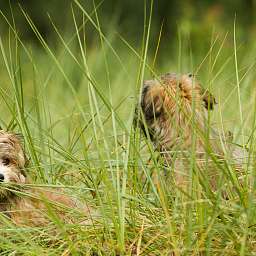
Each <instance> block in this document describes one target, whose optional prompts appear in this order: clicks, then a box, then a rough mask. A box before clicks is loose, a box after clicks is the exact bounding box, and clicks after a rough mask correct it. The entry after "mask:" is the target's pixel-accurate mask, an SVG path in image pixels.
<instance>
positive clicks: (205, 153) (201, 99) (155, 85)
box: [136, 73, 243, 189]
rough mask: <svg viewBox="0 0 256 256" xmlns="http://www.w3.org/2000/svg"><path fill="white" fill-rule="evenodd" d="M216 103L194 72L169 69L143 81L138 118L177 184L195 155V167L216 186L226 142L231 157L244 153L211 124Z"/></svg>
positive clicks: (185, 181) (186, 172)
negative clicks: (210, 119)
mask: <svg viewBox="0 0 256 256" xmlns="http://www.w3.org/2000/svg"><path fill="white" fill-rule="evenodd" d="M215 104H216V101H215V99H214V97H213V96H212V95H211V94H210V93H209V92H208V91H207V90H203V88H202V87H201V86H200V84H199V83H198V81H196V79H195V77H194V76H193V75H191V74H184V75H176V74H170V73H168V74H166V75H163V76H162V77H161V78H160V79H159V80H157V79H154V80H147V81H145V83H144V86H143V90H142V95H141V100H140V107H139V109H137V110H136V112H137V115H136V119H137V120H138V121H139V126H140V128H141V129H142V130H143V132H144V134H145V135H146V137H149V138H150V139H151V141H152V142H153V144H154V146H155V148H156V150H157V151H159V152H160V155H161V156H162V158H163V159H164V163H165V166H169V167H170V168H171V169H172V170H173V171H174V175H173V177H174V181H175V182H176V184H177V185H184V184H185V183H187V182H188V181H189V177H188V176H189V172H188V169H189V168H190V169H191V163H192V161H191V159H192V157H194V159H196V161H194V162H196V167H195V166H194V167H193V168H194V169H196V168H197V169H198V170H200V172H201V174H202V175H203V176H206V177H207V178H209V182H210V183H211V185H212V188H214V189H216V181H217V173H216V169H218V168H216V167H217V166H218V164H219V163H218V161H219V160H220V159H222V160H223V159H224V155H225V154H226V153H225V149H224V148H225V145H227V144H229V145H228V146H227V148H228V149H229V153H230V154H231V155H232V157H234V158H237V157H242V155H243V153H242V150H240V149H233V147H232V146H231V144H230V143H229V142H231V139H229V138H228V137H224V138H220V136H219V135H218V133H217V132H216V131H215V130H214V129H212V128H211V126H210V125H209V124H208V113H209V111H210V110H213V108H214V105H215ZM232 157H231V158H232ZM206 170H207V172H206Z"/></svg>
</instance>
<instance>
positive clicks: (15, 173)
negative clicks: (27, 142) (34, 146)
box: [0, 130, 26, 196]
mask: <svg viewBox="0 0 256 256" xmlns="http://www.w3.org/2000/svg"><path fill="white" fill-rule="evenodd" d="M25 162H26V160H25V154H24V151H23V148H22V145H21V141H20V139H19V137H18V136H17V135H15V134H14V133H9V132H5V131H2V130H1V131H0V195H1V196H4V195H6V194H7V190H6V189H5V188H4V186H2V189H1V184H4V185H6V184H13V183H14V184H23V183H25V182H26V176H25V173H24V166H25Z"/></svg>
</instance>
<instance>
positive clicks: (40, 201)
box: [0, 131, 90, 226]
mask: <svg viewBox="0 0 256 256" xmlns="http://www.w3.org/2000/svg"><path fill="white" fill-rule="evenodd" d="M25 165H26V157H25V153H24V150H23V147H22V144H21V141H20V139H19V136H17V135H15V134H14V133H10V132H5V131H0V214H4V216H6V217H7V218H9V219H10V220H11V221H12V222H14V223H15V224H17V225H22V226H23V225H25V226H45V225H47V224H49V223H51V220H50V217H49V216H52V217H53V218H59V219H60V220H61V221H63V222H65V223H73V222H76V223H77V220H74V217H73V216H75V215H74V212H75V211H76V210H77V212H80V216H81V212H84V218H85V219H88V216H89V213H90V209H89V208H88V207H86V206H82V207H81V206H80V205H78V203H77V202H76V201H75V200H74V199H72V198H71V197H69V196H67V195H64V194H63V191H61V190H60V189H50V190H45V189H42V188H41V189H40V188H38V187H37V188H36V187H35V188H28V187H27V186H26V185H25V184H28V183H29V181H28V178H27V177H26V169H25V167H26V166H25ZM49 213H50V215H49ZM83 221H84V220H83ZM85 221H86V220H85Z"/></svg>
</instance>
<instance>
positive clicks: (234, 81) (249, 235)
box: [0, 0, 256, 256]
mask: <svg viewBox="0 0 256 256" xmlns="http://www.w3.org/2000/svg"><path fill="white" fill-rule="evenodd" d="M97 8H98V7H97V6H95V8H94V9H93V10H91V11H90V12H89V11H88V10H87V9H85V8H84V7H83V5H81V4H80V3H79V2H78V1H76V0H75V1H74V4H73V7H72V8H70V15H71V17H72V20H73V22H72V24H71V26H70V27H71V28H70V31H69V33H63V32H62V31H61V29H60V28H59V27H58V26H57V25H55V23H54V17H49V22H50V23H51V26H52V30H53V31H54V34H55V38H56V42H57V43H55V44H52V43H51V42H48V41H47V40H46V39H45V38H44V37H43V36H42V35H41V33H40V31H39V30H38V29H37V27H36V25H35V24H34V22H33V20H32V19H31V18H30V16H29V15H28V14H27V13H26V11H25V10H24V9H22V7H21V9H20V12H21V13H22V15H23V16H24V18H25V19H26V23H27V27H28V29H30V30H31V31H32V32H33V33H34V35H35V37H36V40H37V44H30V43H28V42H23V40H22V38H21V36H20V32H19V31H17V30H16V25H15V19H13V20H12V19H9V18H7V17H6V16H5V14H4V13H3V12H1V17H2V21H1V22H4V24H5V26H6V27H8V33H7V34H5V35H4V36H1V37H0V51H1V57H0V67H1V69H0V74H1V76H0V77H1V87H0V96H1V105H0V109H1V115H0V125H1V128H2V129H4V130H12V131H16V132H20V133H22V134H23V136H24V145H25V150H26V152H27V155H28V158H29V162H30V163H29V167H28V169H27V172H28V175H29V176H30V178H31V180H33V182H34V183H35V184H34V185H33V186H39V187H44V188H45V189H48V188H50V187H61V188H63V189H64V190H65V192H66V193H67V194H69V195H70V196H72V197H74V198H75V199H77V200H79V201H81V202H86V203H88V204H89V205H91V206H92V207H93V208H94V209H95V211H96V212H97V214H96V215H95V216H92V223H90V224H88V225H79V219H82V218H83V216H82V213H77V212H74V216H75V217H76V218H77V220H78V222H77V224H72V225H71V224H69V225H64V224H63V223H62V222H61V221H60V220H59V219H58V218H54V217H53V216H52V215H51V211H50V210H49V218H50V219H51V220H52V225H50V226H46V227H17V226H15V225H14V224H13V223H11V221H9V220H8V219H7V218H5V217H4V216H3V215H0V222H1V225H0V255H230V256H231V255H256V221H255V220H256V211H255V207H256V200H255V199H256V198H255V193H254V188H255V182H254V180H255V168H254V161H253V158H252V157H249V158H248V159H247V162H246V163H245V164H244V176H245V179H244V180H243V185H240V184H239V183H238V182H237V180H238V179H239V177H238V174H237V172H236V171H235V169H234V168H233V166H232V165H229V164H228V161H227V163H225V165H224V166H219V170H218V171H219V172H220V173H222V175H223V176H224V177H225V178H226V179H227V180H230V182H229V183H227V184H226V187H227V190H228V193H229V200H225V199H223V198H222V197H221V195H220V193H218V192H217V193H211V192H209V190H210V189H209V187H208V188H207V187H206V185H205V184H204V182H203V181H201V180H200V179H199V176H200V175H199V171H198V170H197V168H196V167H195V164H193V163H194V162H195V159H194V158H193V157H192V158H191V180H192V181H193V182H191V184H190V188H189V193H188V194H187V193H184V192H183V191H181V190H180V189H179V188H178V187H176V186H174V185H173V184H170V183H168V179H165V178H164V176H163V175H161V173H162V172H163V166H162V165H161V162H159V161H157V159H158V154H157V153H156V152H154V150H153V145H152V143H151V142H150V141H149V140H148V139H147V138H145V137H144V136H143V134H142V133H141V132H140V130H139V129H136V127H134V126H133V119H134V109H135V107H136V105H137V102H138V99H139V94H140V91H141V87H142V84H143V81H144V80H145V79H150V78H152V77H157V76H159V75H161V74H163V73H166V72H170V71H171V72H176V73H189V72H193V73H195V74H196V76H197V77H198V79H199V80H200V82H201V83H202V85H203V87H204V88H208V89H209V90H210V91H211V92H212V93H213V94H214V95H215V97H216V99H217V102H218V105H217V107H216V108H215V110H214V111H213V112H212V113H211V115H210V122H211V125H212V126H214V127H215V129H216V130H218V131H219V134H220V136H221V134H223V133H224V132H225V131H228V130H230V131H232V133H233V134H234V141H235V143H236V144H238V145H241V147H245V148H246V149H247V150H248V152H249V155H250V156H253V154H254V150H255V148H254V137H255V135H254V133H255V120H256V119H255V117H256V116H255V111H256V104H255V103H256V102H255V89H254V87H255V83H256V80H255V57H254V56H255V53H256V48H255V45H254V42H253V40H248V41H247V42H242V41H240V39H241V38H240V37H239V31H237V28H236V22H235V20H234V26H233V27H231V28H230V30H229V31H224V32H223V31H221V32H220V33H218V31H215V30H214V29H213V30H212V31H211V33H210V34H209V35H208V39H207V40H206V41H207V43H205V44H204V47H201V46H200V44H199V42H200V38H196V39H195V41H193V38H190V36H189V32H188V30H187V29H186V28H184V27H182V26H181V27H180V30H179V33H178V34H177V35H174V36H173V42H172V45H173V47H172V48H170V49H171V50H169V51H167V50H165V48H164V50H162V49H163V47H164V46H163V43H162V41H163V39H162V37H161V28H159V33H158V37H152V35H151V29H152V28H151V20H152V19H153V18H154V15H153V13H152V10H151V11H149V12H147V13H145V19H144V24H143V25H144V33H143V34H141V35H138V40H139V41H140V45H139V46H138V45H137V44H133V42H130V41H129V39H127V38H124V37H123V36H122V34H120V33H118V32H117V31H116V30H115V24H112V23H111V22H110V23H109V25H108V26H107V29H104V30H103V29H102V23H101V17H100V16H99V15H98V12H97ZM78 14H79V15H80V16H79V15H78ZM78 16H79V17H82V20H81V19H78ZM88 27H90V29H88ZM105 27H106V26H105ZM236 34H238V36H237V35H236ZM167 43H168V42H166V41H164V44H167ZM197 44H199V45H197ZM223 147H225V145H223ZM191 154H192V155H193V152H191ZM153 171H156V172H157V173H158V175H159V182H158V183H155V182H154V181H153V178H152V172H153ZM198 187H200V193H195V192H194V191H195V190H197V189H196V188H198ZM194 188H195V189H194ZM67 210H71V209H67ZM53 230H54V232H52V231H53Z"/></svg>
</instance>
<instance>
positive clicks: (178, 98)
mask: <svg viewBox="0 0 256 256" xmlns="http://www.w3.org/2000/svg"><path fill="white" fill-rule="evenodd" d="M215 104H216V101H215V99H214V97H213V96H212V95H211V94H210V93H209V92H208V91H207V90H203V89H202V87H201V85H200V84H199V82H198V81H197V80H196V79H195V77H194V76H193V75H192V74H184V75H176V74H170V73H168V74H166V75H163V76H162V77H161V78H160V80H156V79H155V80H147V81H145V83H144V87H143V91H142V95H141V102H140V105H141V112H142V116H143V118H142V119H144V120H140V126H141V128H142V130H143V131H144V133H146V132H145V131H146V128H145V125H146V126H147V129H148V132H149V135H150V138H151V139H152V141H153V142H154V143H155V144H156V146H160V148H162V149H163V148H164V149H170V148H172V147H173V146H175V145H177V143H178V144H180V145H181V144H182V145H183V147H185V148H187V147H189V144H190V142H191V134H192V129H193V127H192V124H191V123H192V121H191V120H192V116H193V118H194V120H195V122H194V125H197V126H198V128H199V129H202V130H203V129H204V124H205V118H206V117H207V112H208V110H212V109H213V107H214V105H215ZM183 139H184V141H181V140H183Z"/></svg>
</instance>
